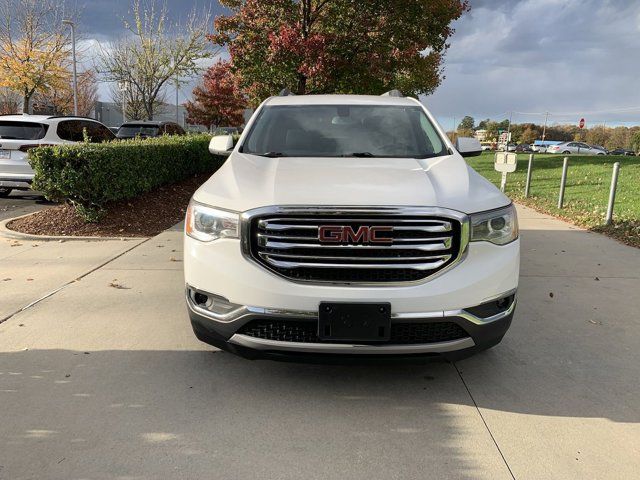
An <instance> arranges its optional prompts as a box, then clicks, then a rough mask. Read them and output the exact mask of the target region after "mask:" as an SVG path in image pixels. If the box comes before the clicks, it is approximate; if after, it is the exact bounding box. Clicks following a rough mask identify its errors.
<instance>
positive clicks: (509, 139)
mask: <svg viewBox="0 0 640 480" xmlns="http://www.w3.org/2000/svg"><path fill="white" fill-rule="evenodd" d="M512 117H513V112H509V125H507V152H508V151H509V142H510V141H511V118H512Z"/></svg>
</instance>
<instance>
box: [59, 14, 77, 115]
mask: <svg viewBox="0 0 640 480" xmlns="http://www.w3.org/2000/svg"><path fill="white" fill-rule="evenodd" d="M62 23H63V24H64V25H69V26H70V27H71V51H72V54H73V114H74V115H75V116H76V117H77V116H78V73H77V71H76V24H75V23H73V22H72V21H71V20H63V21H62Z"/></svg>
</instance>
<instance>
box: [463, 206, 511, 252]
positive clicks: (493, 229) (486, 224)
mask: <svg viewBox="0 0 640 480" xmlns="http://www.w3.org/2000/svg"><path fill="white" fill-rule="evenodd" d="M516 238H518V217H517V215H516V209H515V207H514V206H513V205H509V206H508V207H505V208H500V209H498V210H490V211H488V212H480V213H474V214H472V215H471V241H472V242H481V241H487V242H491V243H495V244H496V245H505V244H507V243H509V242H513V241H514V240H515V239H516Z"/></svg>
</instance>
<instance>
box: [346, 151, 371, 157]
mask: <svg viewBox="0 0 640 480" xmlns="http://www.w3.org/2000/svg"><path fill="white" fill-rule="evenodd" d="M342 156H343V157H375V155H374V154H373V153H371V152H353V153H345V154H344V155H342Z"/></svg>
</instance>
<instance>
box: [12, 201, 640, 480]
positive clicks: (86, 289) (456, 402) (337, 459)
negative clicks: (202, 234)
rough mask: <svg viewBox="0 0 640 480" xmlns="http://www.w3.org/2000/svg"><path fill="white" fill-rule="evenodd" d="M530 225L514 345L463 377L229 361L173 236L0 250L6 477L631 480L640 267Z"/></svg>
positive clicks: (569, 232) (444, 371)
mask: <svg viewBox="0 0 640 480" xmlns="http://www.w3.org/2000/svg"><path fill="white" fill-rule="evenodd" d="M13 215H15V213H14V214H13ZM520 224H521V238H522V269H521V280H520V289H519V299H518V302H519V303H518V308H517V310H516V316H515V318H514V323H513V325H512V327H511V330H510V331H509V332H508V334H507V336H506V337H505V339H504V340H503V342H502V344H500V345H499V346H498V347H496V348H495V349H493V350H491V351H488V352H485V353H483V354H480V355H478V356H476V357H473V358H470V359H467V360H464V361H462V362H459V363H457V364H447V363H439V362H436V363H427V364H415V363H413V364H390V363H387V364H384V363H383V364H379V363H378V364H370V365H317V364H316V365H309V364H298V363H277V362H271V361H248V360H244V359H241V358H237V357H234V356H232V355H230V354H227V353H223V352H216V351H215V350H214V349H213V348H210V347H208V346H206V345H203V344H201V343H199V342H198V341H197V340H196V339H195V337H194V336H193V334H192V332H191V328H190V325H189V323H188V317H187V314H186V308H185V305H184V301H183V279H182V263H181V235H182V234H181V232H180V231H179V230H178V229H175V230H172V231H167V232H165V233H163V234H161V235H159V236H157V237H154V238H152V239H150V240H147V241H144V240H133V241H102V242H84V241H73V242H71V241H69V242H65V243H59V242H27V241H16V240H8V239H0V260H1V263H0V286H1V288H0V322H1V323H0V478H2V479H5V478H6V479H20V478H42V477H47V478H59V479H80V478H83V479H123V478H136V479H151V478H225V479H234V478H261V479H262V478H264V479H275V478H277V479H300V478H308V479H316V478H317V479H334V478H335V479H345V478H349V479H371V478H384V479H408V478H416V479H417V478H452V479H453V478H456V479H479V478H487V479H501V478H505V479H509V478H516V479H536V480H538V479H558V478H563V479H564V478H575V479H583V478H598V479H601V478H615V479H620V478H635V477H637V471H638V467H640V402H638V398H639V397H640V386H639V384H638V381H637V379H638V378H640V353H639V352H640V321H639V319H638V315H637V312H638V311H639V310H640V298H639V297H638V295H637V292H640V273H639V272H640V268H639V267H640V257H639V256H638V251H637V250H636V249H634V248H631V247H627V246H624V245H621V244H619V243H617V242H616V241H614V240H612V239H609V238H606V237H604V236H601V235H598V234H594V233H589V232H586V231H584V230H580V229H578V228H576V227H573V226H570V225H568V224H566V223H563V222H560V221H558V220H555V219H552V218H551V217H547V216H544V215H541V214H538V213H536V212H534V211H532V210H529V209H526V208H520ZM54 266H55V267H56V268H52V267H54ZM7 279H8V280H7ZM34 302H35V303H34Z"/></svg>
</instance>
